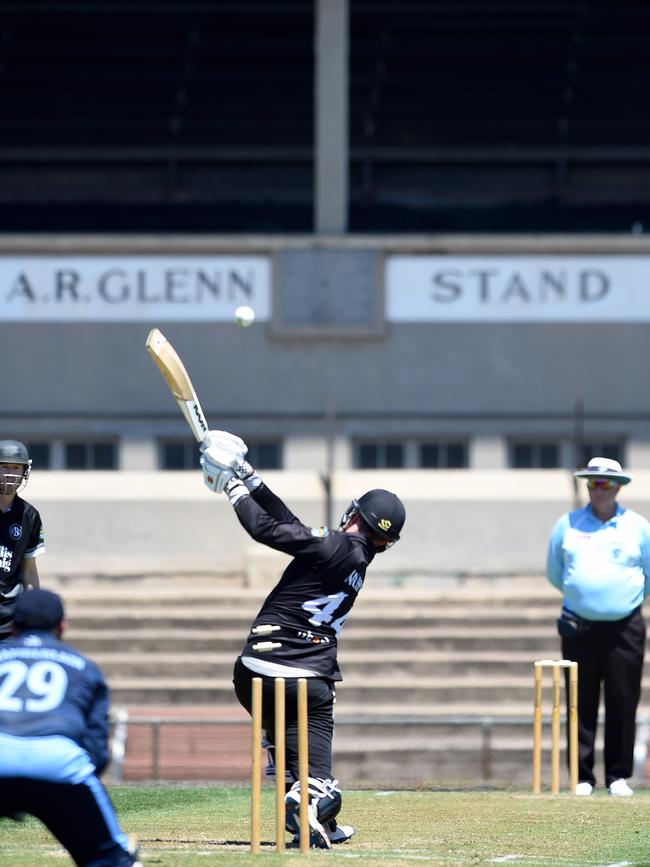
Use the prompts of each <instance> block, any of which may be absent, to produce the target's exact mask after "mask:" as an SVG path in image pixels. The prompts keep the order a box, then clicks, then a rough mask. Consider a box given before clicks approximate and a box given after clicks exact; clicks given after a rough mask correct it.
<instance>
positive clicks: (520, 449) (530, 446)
mask: <svg viewBox="0 0 650 867" xmlns="http://www.w3.org/2000/svg"><path fill="white" fill-rule="evenodd" d="M560 466H561V463H560V443H559V442H557V441H550V440H543V441H523V440H522V441H519V442H513V443H511V444H510V468H511V469H515V470H551V469H557V468H558V467H560Z"/></svg>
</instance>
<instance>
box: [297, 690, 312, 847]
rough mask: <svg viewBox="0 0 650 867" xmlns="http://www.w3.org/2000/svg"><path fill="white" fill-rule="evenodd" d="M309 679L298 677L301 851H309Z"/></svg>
mask: <svg viewBox="0 0 650 867" xmlns="http://www.w3.org/2000/svg"><path fill="white" fill-rule="evenodd" d="M307 723H308V718H307V679H306V678H304V677H301V678H299V679H298V776H299V778H300V851H301V852H303V853H305V852H309V836H310V834H309V736H308V729H307Z"/></svg>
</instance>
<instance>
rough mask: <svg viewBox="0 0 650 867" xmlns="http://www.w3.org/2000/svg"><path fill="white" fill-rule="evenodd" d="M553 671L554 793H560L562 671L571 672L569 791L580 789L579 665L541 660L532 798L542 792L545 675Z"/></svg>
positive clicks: (538, 665) (537, 673)
mask: <svg viewBox="0 0 650 867" xmlns="http://www.w3.org/2000/svg"><path fill="white" fill-rule="evenodd" d="M545 668H550V669H552V671H553V688H552V707H553V709H552V713H551V792H552V793H553V794H554V795H557V794H559V791H560V679H561V678H560V669H568V670H569V713H568V719H567V726H568V732H569V791H570V792H571V794H572V795H575V792H576V786H577V785H578V663H577V662H572V661H571V660H568V659H556V660H554V659H538V660H537V661H536V662H535V702H534V713H533V794H535V795H538V794H539V793H540V792H541V790H542V689H543V671H544V669H545Z"/></svg>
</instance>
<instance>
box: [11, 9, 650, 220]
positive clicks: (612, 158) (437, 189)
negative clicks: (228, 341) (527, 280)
mask: <svg viewBox="0 0 650 867" xmlns="http://www.w3.org/2000/svg"><path fill="white" fill-rule="evenodd" d="M0 8H2V13H3V14H2V24H1V29H0V46H1V48H0V51H1V54H0V75H1V76H2V84H3V86H2V91H1V95H0V106H1V112H0V131H1V136H0V178H1V183H0V202H1V203H2V208H1V210H0V214H1V215H2V216H1V217H0V231H3V232H9V231H30V232H34V231H36V232H38V231H44V232H52V231H82V232H83V231H93V232H96V231H127V232H147V231H176V232H178V231H192V232H310V231H312V230H313V188H314V182H313V151H314V132H313V124H314V106H313V94H314V68H313V67H314V4H313V2H311V0H294V2H290V0H287V2H273V3H269V2H253V0H237V2H193V0H185V2H181V0H176V2H171V0H131V2H124V0H103V2H99V0H86V2H47V3H46V2H33V0H20V2H18V0H17V2H2V4H1V7H0ZM649 30H650V6H649V5H648V4H647V3H645V2H640V0H638V2H635V0H622V2H621V0H618V2H617V0H602V2H597V0H596V2H586V0H582V2H577V0H573V2H571V0H544V2H541V0H524V2H518V3H517V2H512V0H511V2H506V0H493V2H487V0H483V2H479V0H474V2H472V0H457V2H451V0H447V2H443V0H400V2H394V0H372V2H365V0H350V87H349V101H350V208H349V225H350V229H351V230H352V231H366V232H405V231H417V232H422V231H423V232H427V231H436V232H440V231H478V232H490V231H545V232H549V231H581V232H584V231H643V229H644V226H645V227H647V226H650V206H649V204H648V200H649V199H650V195H649V194H650V117H649V115H648V110H647V105H648V91H649V90H650V87H649V85H650V64H649V63H648V57H647V35H648V32H649Z"/></svg>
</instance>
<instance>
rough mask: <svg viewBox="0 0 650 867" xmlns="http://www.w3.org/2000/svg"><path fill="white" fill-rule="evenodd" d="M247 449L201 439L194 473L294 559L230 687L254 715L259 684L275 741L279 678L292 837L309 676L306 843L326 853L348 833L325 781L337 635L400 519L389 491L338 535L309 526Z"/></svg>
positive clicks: (226, 438)
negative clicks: (301, 713)
mask: <svg viewBox="0 0 650 867" xmlns="http://www.w3.org/2000/svg"><path fill="white" fill-rule="evenodd" d="M246 452H247V447H246V445H245V443H244V442H243V441H242V440H241V439H239V437H235V436H233V435H232V434H229V433H226V432H225V431H211V432H210V434H209V435H208V437H207V438H206V446H204V450H203V455H202V458H201V465H202V467H203V475H204V480H205V483H206V485H207V486H208V487H209V488H210V490H213V491H215V492H217V493H219V492H221V491H225V492H226V494H227V496H228V498H229V500H230V502H231V503H232V505H233V507H234V509H235V512H236V513H237V517H238V519H239V522H240V523H241V525H242V526H243V527H244V529H245V530H246V532H247V533H248V534H249V535H250V536H251V537H252V538H253V539H255V540H256V541H257V542H261V543H262V544H264V545H268V546H269V547H270V548H274V549H275V550H277V551H283V552H284V553H285V554H289V555H291V556H292V557H293V560H292V561H291V563H290V564H289V565H288V566H287V568H286V569H285V571H284V573H283V574H282V577H281V578H280V580H279V582H278V583H277V585H276V586H275V588H274V589H273V590H272V591H271V593H270V594H269V595H268V597H267V598H266V599H265V601H264V604H263V605H262V608H261V610H260V611H259V613H258V615H257V617H256V618H255V620H254V622H253V625H252V627H251V630H250V633H249V635H248V638H247V640H246V644H245V646H244V649H243V651H242V653H241V656H239V658H238V659H237V661H236V663H235V670H234V684H235V692H236V694H237V698H238V699H239V702H240V704H242V705H243V707H245V708H246V710H247V711H248V712H249V713H250V711H251V682H252V679H253V678H254V677H261V678H262V682H263V685H262V690H263V714H264V717H263V725H264V727H265V729H266V735H267V741H268V742H269V744H271V745H272V744H273V742H274V731H273V727H274V678H276V677H283V678H285V679H286V707H287V710H286V755H287V768H288V770H289V772H290V773H291V775H292V778H293V780H294V782H293V785H292V786H291V788H290V789H289V791H288V793H287V796H286V827H287V830H288V831H290V832H292V833H294V834H296V835H297V834H298V833H299V827H300V823H299V809H300V783H299V781H298V723H297V702H296V692H297V679H298V678H301V677H305V678H307V679H308V680H307V683H308V716H309V722H308V727H309V794H310V808H309V814H310V815H309V825H310V829H311V839H310V845H311V846H314V847H318V848H327V849H329V848H330V846H331V844H332V843H339V842H345V841H346V840H348V839H349V838H350V837H351V836H352V835H353V834H354V829H353V828H352V827H350V826H343V825H340V826H339V825H337V823H336V816H337V814H338V812H339V810H340V809H341V792H340V789H339V788H338V781H337V780H335V779H334V775H333V773H332V736H333V732H334V717H333V705H334V698H335V690H334V685H335V684H336V682H337V681H340V680H341V679H342V677H341V672H340V670H339V666H338V662H337V642H338V636H339V633H340V631H341V628H342V626H343V624H344V622H345V620H346V618H347V616H348V614H349V612H350V609H351V608H352V606H353V605H354V602H355V600H356V598H357V595H358V593H359V591H360V590H361V588H362V587H363V582H364V578H365V573H366V568H367V567H368V565H369V564H370V563H371V562H372V560H373V558H374V556H375V554H378V553H380V552H381V551H384V550H386V548H388V547H390V546H391V545H392V544H393V543H394V542H396V541H397V540H398V539H399V536H400V532H401V529H402V526H403V525H404V519H405V511H404V506H403V505H402V502H401V501H400V499H399V498H398V497H397V496H396V495H395V494H392V493H390V492H389V491H385V490H382V489H376V490H372V491H368V493H366V494H364V495H363V496H362V497H359V499H358V500H353V501H352V502H351V503H350V505H349V507H348V509H347V510H346V512H345V514H344V515H343V517H342V519H341V524H340V526H339V528H338V529H337V530H329V529H327V528H326V527H320V528H318V529H313V528H310V527H306V526H305V525H304V524H302V523H301V522H300V521H299V520H298V518H296V516H295V515H294V514H292V512H290V511H289V509H288V508H287V507H286V506H285V504H284V503H283V502H282V500H280V499H279V498H278V497H277V496H276V495H275V494H274V493H273V492H272V491H271V490H269V488H268V487H267V486H266V485H265V484H264V482H263V481H262V479H261V478H260V477H259V475H258V474H257V473H256V472H255V471H254V469H253V468H252V467H251V465H250V464H249V463H248V462H247V461H246V459H245V456H246Z"/></svg>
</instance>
